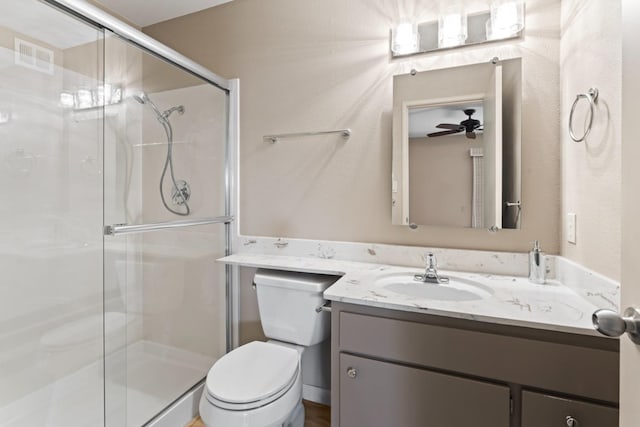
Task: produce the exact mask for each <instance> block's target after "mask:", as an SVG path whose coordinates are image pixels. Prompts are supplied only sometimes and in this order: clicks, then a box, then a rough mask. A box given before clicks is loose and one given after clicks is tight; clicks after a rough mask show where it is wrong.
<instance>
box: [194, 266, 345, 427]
mask: <svg viewBox="0 0 640 427" xmlns="http://www.w3.org/2000/svg"><path fill="white" fill-rule="evenodd" d="M336 279H337V278H336V277H334V276H323V275H316V274H306V273H294V272H285V271H276V270H262V269H260V270H258V271H257V273H256V275H255V279H254V283H255V285H256V289H257V292H258V306H259V308H260V321H261V323H262V328H263V330H264V333H265V335H266V336H267V337H268V338H271V340H270V341H268V342H261V341H253V342H251V343H248V344H245V345H243V346H241V347H238V348H237V349H235V350H233V351H231V352H230V353H228V354H226V355H225V356H223V357H222V358H220V360H218V361H217V362H216V363H215V364H214V365H213V367H212V368H211V370H210V371H209V374H208V375H207V381H206V386H205V390H204V392H203V393H202V398H201V399H200V417H201V418H202V421H203V422H204V423H205V425H206V426H207V427H276V426H277V427H280V426H285V427H303V426H304V408H303V406H302V383H303V378H302V371H303V366H302V355H303V353H304V351H305V348H306V347H310V346H315V345H318V344H319V343H321V342H322V341H324V340H325V339H326V338H328V337H329V333H330V316H329V314H328V313H325V312H318V311H316V309H317V308H318V307H320V306H321V305H322V304H323V303H324V302H325V300H324V299H323V298H322V293H323V292H324V290H325V289H327V288H328V287H329V286H331V285H332V284H333V283H334V282H335V281H336ZM305 360H307V359H305ZM310 360H311V361H310V362H305V363H319V361H318V360H317V358H311V359H310ZM309 369H310V367H309V366H305V370H309ZM311 369H313V367H311Z"/></svg>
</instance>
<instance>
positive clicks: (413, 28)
mask: <svg viewBox="0 0 640 427" xmlns="http://www.w3.org/2000/svg"><path fill="white" fill-rule="evenodd" d="M419 48H420V34H419V33H418V25H417V24H415V23H412V22H403V23H401V24H399V25H398V26H397V27H396V28H395V29H394V30H393V31H392V32H391V51H392V52H393V53H394V54H396V55H409V54H412V53H416V52H418V50H419Z"/></svg>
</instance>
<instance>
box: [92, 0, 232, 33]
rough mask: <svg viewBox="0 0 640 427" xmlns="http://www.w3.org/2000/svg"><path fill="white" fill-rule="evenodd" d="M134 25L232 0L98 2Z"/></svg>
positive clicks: (111, 0) (173, 16)
mask: <svg viewBox="0 0 640 427" xmlns="http://www.w3.org/2000/svg"><path fill="white" fill-rule="evenodd" d="M96 1H97V2H98V3H100V4H102V5H104V6H105V7H106V8H108V9H109V10H111V11H113V12H115V13H117V14H119V15H120V16H122V17H123V18H126V19H128V20H129V21H131V22H132V23H134V24H136V25H138V26H140V27H146V26H147V25H152V24H156V23H158V22H162V21H166V20H168V19H172V18H177V17H178V16H183V15H188V14H189V13H193V12H198V11H199V10H203V9H208V8H210V7H213V6H218V5H219V4H223V3H228V2H230V1H232V0H153V1H149V0H96Z"/></svg>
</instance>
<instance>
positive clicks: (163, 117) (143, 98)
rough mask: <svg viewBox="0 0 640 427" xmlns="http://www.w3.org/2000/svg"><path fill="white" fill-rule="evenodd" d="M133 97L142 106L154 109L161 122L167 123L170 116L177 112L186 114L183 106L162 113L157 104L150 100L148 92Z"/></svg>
mask: <svg viewBox="0 0 640 427" xmlns="http://www.w3.org/2000/svg"><path fill="white" fill-rule="evenodd" d="M132 97H133V99H135V100H136V101H138V102H139V103H140V104H142V105H145V104H148V105H150V106H151V108H153V111H155V113H156V116H157V118H158V120H159V121H161V122H164V121H167V120H168V119H169V116H170V115H171V114H173V113H174V112H175V111H177V112H178V113H179V114H184V106H182V105H177V106H175V107H171V108H169V109H168V110H165V111H164V112H160V109H159V108H158V107H157V106H156V104H154V103H153V101H152V100H151V98H149V95H147V92H140V93H138V94H135V95H132Z"/></svg>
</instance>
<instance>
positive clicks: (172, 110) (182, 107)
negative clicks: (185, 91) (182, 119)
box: [162, 105, 184, 119]
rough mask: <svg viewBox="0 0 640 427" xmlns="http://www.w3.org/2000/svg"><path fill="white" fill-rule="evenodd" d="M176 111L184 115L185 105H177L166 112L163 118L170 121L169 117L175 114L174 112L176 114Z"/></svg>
mask: <svg viewBox="0 0 640 427" xmlns="http://www.w3.org/2000/svg"><path fill="white" fill-rule="evenodd" d="M176 111H177V112H178V114H180V115H182V114H184V106H183V105H176V106H175V107H171V108H169V109H168V110H166V111H165V112H164V113H162V117H164V118H165V119H168V118H169V116H170V115H171V114H173V113H174V112H176Z"/></svg>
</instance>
